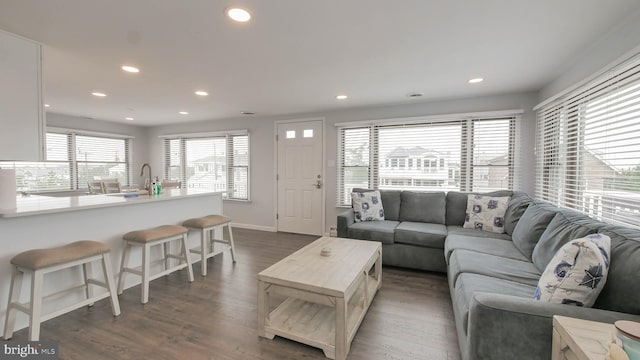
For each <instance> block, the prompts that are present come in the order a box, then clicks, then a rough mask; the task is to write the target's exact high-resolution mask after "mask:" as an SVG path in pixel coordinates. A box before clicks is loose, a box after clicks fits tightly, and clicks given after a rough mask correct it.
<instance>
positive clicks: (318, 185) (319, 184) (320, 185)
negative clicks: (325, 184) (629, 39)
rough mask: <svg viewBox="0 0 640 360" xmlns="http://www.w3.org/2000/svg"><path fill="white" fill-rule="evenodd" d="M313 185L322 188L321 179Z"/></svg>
mask: <svg viewBox="0 0 640 360" xmlns="http://www.w3.org/2000/svg"><path fill="white" fill-rule="evenodd" d="M313 185H314V186H315V187H316V189H322V181H320V180H318V181H316V183H315V184H313Z"/></svg>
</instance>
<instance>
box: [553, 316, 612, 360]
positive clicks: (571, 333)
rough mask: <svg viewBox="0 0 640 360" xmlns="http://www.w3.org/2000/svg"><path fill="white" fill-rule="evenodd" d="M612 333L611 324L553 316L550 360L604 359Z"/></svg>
mask: <svg viewBox="0 0 640 360" xmlns="http://www.w3.org/2000/svg"><path fill="white" fill-rule="evenodd" d="M613 334H615V327H614V326H613V324H607V323H601V322H595V321H588V320H582V319H575V318H571V317H566V316H554V317H553V345H552V346H553V347H552V351H551V353H552V354H551V360H604V358H605V355H606V354H607V350H608V348H609V341H610V340H611V338H612V336H613Z"/></svg>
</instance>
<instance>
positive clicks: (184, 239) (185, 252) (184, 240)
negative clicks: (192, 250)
mask: <svg viewBox="0 0 640 360" xmlns="http://www.w3.org/2000/svg"><path fill="white" fill-rule="evenodd" d="M181 242H182V246H181V247H182V250H181V251H180V256H182V257H183V258H184V260H185V261H186V262H187V274H188V275H189V282H193V280H194V279H193V268H192V267H191V259H189V250H188V249H189V244H187V233H184V234H182V239H181Z"/></svg>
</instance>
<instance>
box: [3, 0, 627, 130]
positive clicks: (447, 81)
mask: <svg viewBox="0 0 640 360" xmlns="http://www.w3.org/2000/svg"><path fill="white" fill-rule="evenodd" d="M229 5H240V6H243V7H245V8H247V9H249V10H250V11H251V13H252V15H253V19H252V21H251V22H250V23H247V24H237V23H232V22H231V21H229V20H228V19H227V18H226V17H225V16H224V9H225V8H226V7H227V6H229ZM639 7H640V1H638V0H606V1H602V0H534V1H532V0H529V1H524V0H517V1H515V0H466V1H465V0H447V1H445V0H394V1H392V0H316V1H310V0H238V1H233V0H225V1H217V0H207V1H205V0H109V1H99V0H0V29H4V30H6V31H9V32H13V33H16V34H19V35H22V36H24V37H28V38H31V39H34V40H37V41H39V42H42V43H43V44H44V45H45V46H44V86H45V102H46V103H48V104H51V108H49V110H48V111H51V112H56V113H62V114H70V115H77V116H83V117H91V118H96V119H103V120H110V121H118V122H127V121H126V120H124V118H125V117H128V116H131V117H134V118H135V120H134V121H131V122H128V123H130V124H136V125H143V126H151V125H159V124H167V123H176V122H184V121H195V120H207V119H221V118H234V117H238V116H241V115H240V112H241V111H253V112H255V113H256V114H257V115H281V114H291V113H304V112H315V111H322V110H329V109H336V108H345V107H362V106H373V105H383V104H398V103H404V102H415V101H425V100H434V99H444V98H459V97H470V96H477V95H485V94H501V93H509V92H520V91H535V90H539V89H540V88H541V87H543V86H544V85H546V84H547V83H549V82H550V81H551V80H553V79H554V78H555V77H556V76H558V74H559V72H560V71H562V70H563V69H565V68H566V65H567V61H569V60H571V59H573V58H575V56H576V55H578V54H579V53H580V52H581V51H584V49H586V48H588V47H589V46H590V44H592V43H593V42H594V41H595V40H597V39H598V38H599V37H600V36H601V35H602V34H604V33H606V32H607V31H609V30H610V29H611V28H612V27H614V26H615V25H616V24H617V23H620V22H621V21H623V20H624V18H625V14H627V13H630V12H634V11H636V10H637V9H638V8H639ZM123 64H134V65H137V66H139V67H140V69H141V72H140V73H139V74H137V75H132V74H127V73H124V72H122V71H121V70H120V66H121V65H123ZM477 76H480V77H483V78H485V81H484V82H483V83H480V84H476V85H470V84H468V83H467V80H468V79H470V78H472V77H477ZM196 89H205V90H207V91H209V94H210V95H209V96H208V97H206V98H199V97H197V96H195V95H194V94H193V92H194V91H195V90H196ZM98 90H99V91H103V92H105V93H107V94H108V96H107V97H106V98H101V99H100V98H95V97H93V96H91V95H90V93H91V92H92V91H98ZM410 92H420V93H423V94H424V97H422V98H420V99H418V100H416V99H409V98H407V97H406V95H407V93H410ZM342 93H344V94H347V95H348V96H349V98H348V99H347V100H346V101H338V100H336V99H335V96H336V95H338V94H342ZM181 110H186V111H189V113H190V114H189V115H187V116H182V115H178V112H179V111H181Z"/></svg>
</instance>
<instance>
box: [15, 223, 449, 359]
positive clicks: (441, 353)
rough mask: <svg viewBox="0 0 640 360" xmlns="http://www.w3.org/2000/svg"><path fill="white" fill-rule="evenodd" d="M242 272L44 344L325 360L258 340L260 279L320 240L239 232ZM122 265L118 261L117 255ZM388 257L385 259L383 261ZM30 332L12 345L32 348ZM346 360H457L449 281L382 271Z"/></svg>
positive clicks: (94, 317) (65, 348) (153, 293)
mask: <svg viewBox="0 0 640 360" xmlns="http://www.w3.org/2000/svg"><path fill="white" fill-rule="evenodd" d="M234 239H235V244H236V251H237V260H238V261H237V263H236V264H233V263H232V261H231V256H230V254H228V253H225V254H224V255H223V256H217V257H216V258H215V259H210V260H209V270H208V274H207V276H206V277H202V276H200V265H199V264H196V265H195V266H194V271H195V275H196V280H195V281H194V282H193V283H189V282H188V281H187V274H186V272H185V271H181V272H177V273H173V274H171V275H169V276H166V277H163V278H159V279H156V280H154V281H152V282H151V286H150V295H149V303H147V304H146V305H142V304H140V287H139V286H136V287H133V288H131V289H128V290H126V291H125V292H124V294H123V295H122V296H120V306H121V308H122V314H121V315H120V316H118V317H113V316H111V311H110V308H109V303H108V301H107V300H102V301H100V302H98V303H96V304H95V305H94V306H93V307H92V308H82V309H78V310H76V311H73V312H71V313H68V314H65V315H62V316H60V317H58V318H55V319H52V320H49V321H47V322H45V323H43V324H42V327H41V337H40V339H41V340H43V341H45V340H46V341H59V342H60V348H59V355H60V359H81V360H87V359H90V360H93V359H96V360H98V359H105V360H107V359H108V360H113V359H278V360H283V359H292V360H293V359H325V357H324V354H323V353H322V351H321V350H319V349H316V348H313V347H309V346H306V345H303V344H299V343H296V342H293V341H289V340H286V339H283V338H279V337H276V338H275V339H274V340H268V339H264V338H259V337H258V332H257V329H256V327H257V308H256V297H257V280H256V274H257V273H258V272H260V271H262V270H263V269H265V268H267V267H268V266H270V265H272V264H273V263H275V262H277V261H278V260H280V259H282V258H284V257H285V256H287V255H289V254H290V253H292V252H294V251H295V250H297V249H299V248H301V247H303V246H304V245H306V244H308V243H310V242H311V241H313V240H314V239H315V237H311V236H304V235H296V234H285V233H269V232H262V231H253V230H245V229H234ZM114 256H118V257H119V256H120V254H114ZM383 256H384V254H383ZM26 338H27V330H26V329H23V330H21V331H18V332H16V333H15V335H14V340H26ZM349 359H353V360H356V359H358V360H371V359H420V360H425V359H447V360H457V359H460V354H459V350H458V343H457V338H456V333H455V327H454V323H453V314H452V309H451V300H450V297H449V291H448V287H447V281H446V277H445V275H443V274H434V273H427V272H418V271H409V270H404V269H398V268H390V267H384V268H383V277H382V288H381V290H380V291H379V292H378V294H377V295H376V297H375V299H374V301H373V303H372V305H371V308H370V309H369V312H368V313H367V315H366V317H365V319H364V321H363V322H362V325H361V326H360V329H359V330H358V332H357V334H356V336H355V338H354V340H353V343H352V346H351V351H350V353H349Z"/></svg>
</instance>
